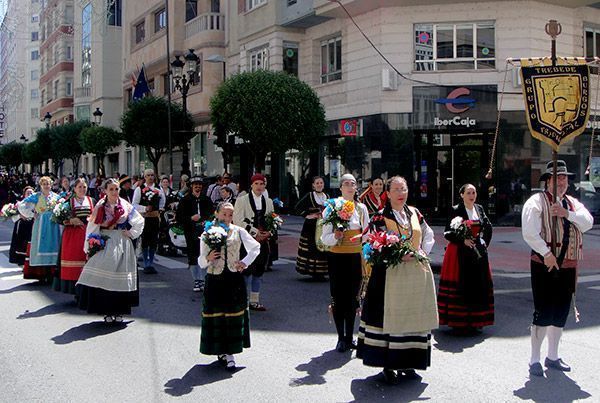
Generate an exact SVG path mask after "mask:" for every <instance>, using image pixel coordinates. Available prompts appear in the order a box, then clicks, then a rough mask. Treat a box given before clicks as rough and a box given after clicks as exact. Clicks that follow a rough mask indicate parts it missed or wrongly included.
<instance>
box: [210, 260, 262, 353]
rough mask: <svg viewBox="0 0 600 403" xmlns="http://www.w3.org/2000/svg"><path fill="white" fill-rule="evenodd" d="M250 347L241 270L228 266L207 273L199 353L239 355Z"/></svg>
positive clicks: (248, 323)
mask: <svg viewBox="0 0 600 403" xmlns="http://www.w3.org/2000/svg"><path fill="white" fill-rule="evenodd" d="M249 347H250V322H249V315H248V300H247V293H246V283H245V281H244V276H243V275H242V274H241V273H237V272H236V273H233V272H231V271H229V270H228V269H225V270H223V273H221V274H207V275H206V284H205V286H204V304H203V309H202V330H201V334H200V352H201V353H202V354H206V355H218V354H237V353H241V352H242V350H243V349H244V348H249Z"/></svg>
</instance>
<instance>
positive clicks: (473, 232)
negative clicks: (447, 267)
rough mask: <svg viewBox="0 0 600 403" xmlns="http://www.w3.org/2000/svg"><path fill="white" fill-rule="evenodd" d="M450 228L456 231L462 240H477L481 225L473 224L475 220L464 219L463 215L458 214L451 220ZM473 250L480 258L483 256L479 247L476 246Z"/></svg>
mask: <svg viewBox="0 0 600 403" xmlns="http://www.w3.org/2000/svg"><path fill="white" fill-rule="evenodd" d="M450 229H451V230H452V231H453V232H454V233H456V235H458V237H459V239H461V240H462V241H464V240H465V239H470V240H472V241H475V242H477V241H476V239H477V236H478V235H479V227H478V226H474V225H473V220H463V218H462V217H460V216H456V217H454V218H453V219H452V221H450ZM473 251H474V252H475V254H476V255H477V257H478V258H480V257H481V253H479V251H478V250H477V247H474V248H473Z"/></svg>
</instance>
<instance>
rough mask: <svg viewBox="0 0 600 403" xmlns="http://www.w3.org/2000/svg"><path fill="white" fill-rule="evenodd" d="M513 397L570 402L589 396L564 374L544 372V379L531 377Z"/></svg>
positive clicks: (552, 371) (536, 400) (551, 371)
mask: <svg viewBox="0 0 600 403" xmlns="http://www.w3.org/2000/svg"><path fill="white" fill-rule="evenodd" d="M513 395H515V396H516V397H518V398H520V399H523V400H533V401H534V402H572V401H575V400H580V399H586V398H588V397H590V396H591V395H590V394H589V393H588V392H586V391H585V390H582V389H581V388H580V387H579V385H577V383H576V382H575V381H574V380H572V379H571V378H569V377H568V376H567V375H566V374H565V373H564V372H561V371H554V370H546V377H545V378H540V377H534V376H532V377H531V379H529V380H528V381H527V382H525V385H524V386H523V387H522V388H521V389H517V390H515V391H514V392H513Z"/></svg>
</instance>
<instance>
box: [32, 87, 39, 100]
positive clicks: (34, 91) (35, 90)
mask: <svg viewBox="0 0 600 403" xmlns="http://www.w3.org/2000/svg"><path fill="white" fill-rule="evenodd" d="M39 97H40V92H39V90H38V89H37V88H36V89H33V90H31V99H38V98H39Z"/></svg>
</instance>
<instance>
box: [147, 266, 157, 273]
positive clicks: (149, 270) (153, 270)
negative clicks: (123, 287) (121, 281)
mask: <svg viewBox="0 0 600 403" xmlns="http://www.w3.org/2000/svg"><path fill="white" fill-rule="evenodd" d="M156 273H158V272H157V271H156V269H155V268H154V267H152V266H148V267H144V274H156Z"/></svg>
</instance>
